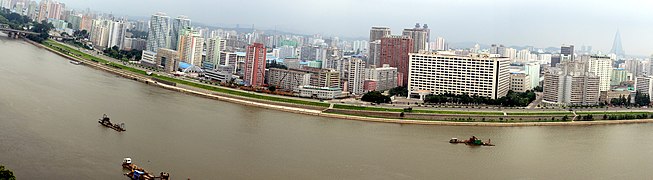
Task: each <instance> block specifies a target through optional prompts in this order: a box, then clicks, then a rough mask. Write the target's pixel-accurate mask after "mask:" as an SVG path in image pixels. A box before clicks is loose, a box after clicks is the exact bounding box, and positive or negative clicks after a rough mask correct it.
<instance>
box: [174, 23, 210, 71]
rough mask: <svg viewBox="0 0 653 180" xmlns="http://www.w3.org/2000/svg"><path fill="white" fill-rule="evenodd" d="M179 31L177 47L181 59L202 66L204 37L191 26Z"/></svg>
mask: <svg viewBox="0 0 653 180" xmlns="http://www.w3.org/2000/svg"><path fill="white" fill-rule="evenodd" d="M179 33H180V34H179V47H178V48H177V49H178V51H179V58H180V59H181V61H183V62H186V63H188V64H192V65H194V66H196V67H202V52H203V51H204V39H203V38H202V37H201V36H200V34H199V33H198V32H197V31H194V30H192V29H191V28H186V29H183V30H181V31H180V32H179Z"/></svg>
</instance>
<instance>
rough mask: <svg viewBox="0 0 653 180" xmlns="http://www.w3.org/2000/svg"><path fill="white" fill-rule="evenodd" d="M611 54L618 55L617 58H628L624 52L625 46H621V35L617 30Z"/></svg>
mask: <svg viewBox="0 0 653 180" xmlns="http://www.w3.org/2000/svg"><path fill="white" fill-rule="evenodd" d="M610 53H613V54H616V55H617V57H624V56H626V51H624V48H623V46H621V33H619V30H617V34H615V35H614V42H613V43H612V50H610Z"/></svg>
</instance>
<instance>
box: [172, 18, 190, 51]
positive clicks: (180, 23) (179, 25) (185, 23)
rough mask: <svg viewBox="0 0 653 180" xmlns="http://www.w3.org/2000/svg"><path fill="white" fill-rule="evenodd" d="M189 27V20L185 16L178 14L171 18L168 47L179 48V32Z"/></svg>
mask: <svg viewBox="0 0 653 180" xmlns="http://www.w3.org/2000/svg"><path fill="white" fill-rule="evenodd" d="M190 27H191V21H190V19H188V17H186V16H179V17H177V18H175V19H173V20H172V26H171V29H170V49H173V50H179V49H177V48H179V41H180V38H181V37H180V33H181V31H183V30H184V29H187V28H190Z"/></svg>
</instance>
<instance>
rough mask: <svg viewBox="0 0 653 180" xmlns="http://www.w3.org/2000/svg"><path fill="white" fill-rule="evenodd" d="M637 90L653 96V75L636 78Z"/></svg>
mask: <svg viewBox="0 0 653 180" xmlns="http://www.w3.org/2000/svg"><path fill="white" fill-rule="evenodd" d="M635 90H636V91H639V92H641V93H642V94H647V95H649V96H651V94H653V76H646V77H637V79H635ZM652 97H653V96H652ZM652 99H653V98H652Z"/></svg>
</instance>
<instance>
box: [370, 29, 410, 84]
mask: <svg viewBox="0 0 653 180" xmlns="http://www.w3.org/2000/svg"><path fill="white" fill-rule="evenodd" d="M410 52H413V39H412V38H410V37H408V36H394V35H391V36H386V37H383V38H381V53H380V61H379V64H388V65H390V67H396V68H397V71H398V72H399V73H398V75H399V76H400V77H401V78H400V79H399V80H398V82H397V83H398V85H399V86H405V85H408V59H410V56H409V55H408V54H409V53H410ZM377 66H380V65H377Z"/></svg>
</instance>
